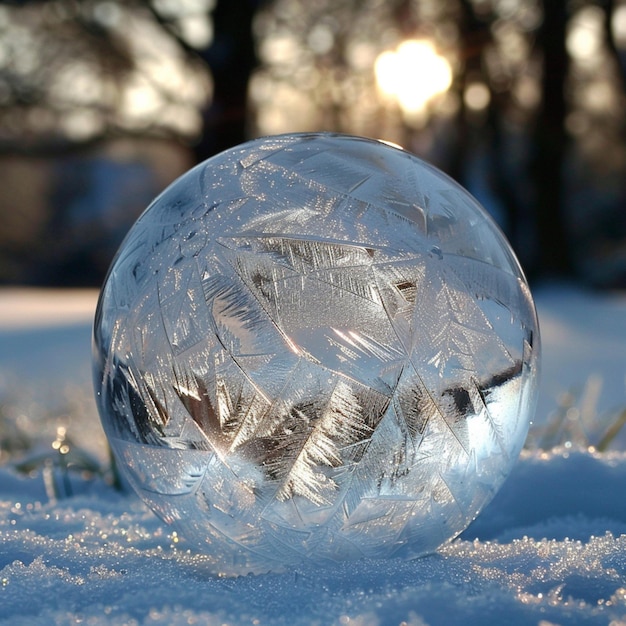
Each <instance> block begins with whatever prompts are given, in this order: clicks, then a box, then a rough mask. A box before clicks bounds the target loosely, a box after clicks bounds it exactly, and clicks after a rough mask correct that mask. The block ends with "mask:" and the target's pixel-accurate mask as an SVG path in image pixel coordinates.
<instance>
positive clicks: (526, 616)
mask: <svg viewBox="0 0 626 626" xmlns="http://www.w3.org/2000/svg"><path fill="white" fill-rule="evenodd" d="M534 295H535V299H536V303H537V308H538V311H539V318H540V324H541V329H542V340H543V381H542V386H541V390H540V398H539V408H538V412H537V418H536V420H535V427H536V428H538V427H540V426H541V425H542V424H543V423H545V422H547V421H549V419H550V414H551V413H553V412H554V411H555V410H557V411H558V410H559V409H558V406H557V405H558V404H559V403H561V405H563V406H565V407H566V408H567V407H569V408H570V413H568V414H567V415H568V416H569V415H570V414H571V415H574V414H573V413H571V410H572V408H573V409H575V411H578V412H579V413H580V412H582V413H587V414H593V415H594V416H595V417H596V418H597V419H598V420H601V419H602V418H603V417H604V416H611V415H616V414H617V412H618V411H619V410H623V409H624V407H626V294H624V293H621V294H590V293H587V292H585V291H582V290H580V289H577V288H574V287H571V286H566V285H558V286H554V285H549V286H541V287H539V288H537V289H535V290H534ZM96 296H97V294H96V292H94V291H79V292H74V291H71V292H67V291H63V292H59V291H42V290H22V289H13V290H4V291H0V435H3V438H4V439H3V440H5V441H6V440H7V437H8V435H7V434H6V433H5V432H4V431H3V427H4V428H6V423H9V422H15V423H18V424H20V423H22V424H23V425H25V426H24V427H25V429H26V430H29V429H30V431H29V432H31V434H32V436H33V438H35V439H37V437H39V440H40V441H42V442H47V443H45V445H44V444H42V445H40V446H39V447H35V449H34V450H30V451H29V452H27V453H25V454H26V457H25V462H32V463H33V465H37V461H38V459H39V460H40V461H41V459H44V461H43V462H41V463H39V466H38V467H39V469H38V470H37V471H34V472H32V473H31V474H30V475H29V477H25V476H24V475H22V474H18V473H16V472H15V471H14V469H13V468H14V467H15V463H14V462H13V461H14V459H11V460H12V462H11V463H7V462H6V454H5V456H4V457H3V456H2V453H3V451H2V450H0V461H4V465H3V466H2V467H0V624H12V625H13V624H18V625H19V624H29V625H31V624H34V625H38V624H41V625H44V624H45V625H48V624H75V623H83V624H94V625H98V624H193V623H195V624H322V625H324V624H359V625H366V624H367V625H375V624H376V625H378V624H380V625H387V624H390V625H392V624H402V623H406V624H416V625H417V624H501V623H506V624H507V625H514V624H541V625H542V626H548V625H549V624H612V625H615V626H616V625H618V624H626V498H624V497H623V493H624V487H625V486H626V446H625V445H621V444H620V445H619V446H617V447H616V448H615V449H614V450H612V451H611V452H604V453H602V454H601V453H598V452H596V451H594V450H593V449H583V448H580V447H578V446H577V445H576V443H575V442H574V443H570V442H569V440H568V439H567V437H565V438H564V439H563V440H562V441H561V443H563V444H565V445H563V446H561V447H559V448H555V449H551V450H547V451H546V450H540V449H538V450H534V451H528V450H527V451H525V452H523V453H522V456H521V457H520V460H519V462H518V463H517V465H516V466H515V468H514V470H513V472H512V474H511V476H510V477H509V479H508V480H507V482H506V483H505V484H504V486H503V488H502V489H501V490H500V492H499V494H498V495H497V496H496V497H495V499H494V500H493V502H492V503H491V504H490V505H489V506H488V507H487V508H486V509H485V510H484V511H483V513H482V514H481V515H480V516H479V517H478V519H477V520H476V521H475V522H474V523H473V524H472V525H471V526H470V528H468V529H467V530H466V531H465V533H463V535H462V536H461V537H460V538H459V539H457V540H455V541H454V542H452V543H451V544H450V545H448V546H445V547H444V548H442V549H441V550H440V551H439V552H438V553H437V554H434V555H432V556H430V557H427V558H422V559H418V560H413V561H400V560H397V559H389V560H385V561H360V562H356V563H354V562H352V563H343V564H337V565H334V566H329V567H325V568H310V567H301V568H299V569H297V570H295V571H290V572H287V573H281V574H267V575H262V576H245V577H240V578H219V577H216V576H213V575H211V574H209V573H208V567H207V563H208V559H207V557H204V556H201V555H197V554H194V553H192V552H191V551H189V550H188V548H187V547H186V545H185V541H184V539H182V538H179V537H177V536H176V535H175V534H173V533H172V532H171V530H170V529H168V528H167V527H165V526H164V525H163V524H162V523H161V522H160V521H159V520H158V519H157V518H156V517H155V516H154V515H153V514H152V513H151V512H149V511H148V510H147V509H146V508H145V507H144V506H143V505H142V504H141V503H140V502H139V501H138V500H137V499H136V498H134V497H133V496H131V495H128V494H123V493H120V492H118V491H115V490H114V489H113V488H112V487H111V486H110V484H109V483H108V482H107V481H106V480H104V479H103V478H100V477H97V476H96V477H94V476H91V477H87V476H83V475H81V474H79V473H76V472H73V473H71V474H69V475H63V474H62V473H60V472H59V471H58V470H55V469H54V468H51V467H50V465H49V464H48V465H46V463H45V458H48V459H52V458H54V457H52V456H50V454H51V452H50V450H52V448H51V447H50V442H52V441H53V440H54V438H55V436H57V439H58V438H59V437H58V435H59V431H57V427H58V426H59V425H62V426H64V427H66V428H67V434H68V436H70V437H72V438H73V440H74V441H75V442H77V443H80V448H82V449H84V450H86V451H88V452H89V453H90V454H92V455H93V458H94V459H95V461H94V463H98V462H100V463H105V462H106V452H105V450H106V448H105V445H104V438H103V435H102V432H101V429H100V426H99V423H98V419H97V416H96V411H95V408H94V405H93V401H92V399H91V389H90V385H91V372H90V326H91V317H92V315H93V308H94V306H95V300H96ZM50 415H52V416H53V419H50ZM3 416H4V417H3ZM9 418H11V419H9ZM3 420H4V421H3ZM20 420H21V421H20ZM9 434H10V433H9ZM68 441H69V440H68ZM42 446H43V447H42ZM52 452H54V451H52ZM15 454H17V453H15ZM38 455H40V457H38ZM90 458H91V457H90ZM54 480H57V481H60V484H61V488H60V489H59V490H57V491H56V493H57V496H60V495H63V494H64V495H65V496H66V497H57V498H55V497H54V491H51V486H50V485H51V481H54ZM64 481H65V482H64ZM68 481H69V482H68ZM51 496H53V497H51Z"/></svg>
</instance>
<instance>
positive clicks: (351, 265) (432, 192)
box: [94, 134, 539, 573]
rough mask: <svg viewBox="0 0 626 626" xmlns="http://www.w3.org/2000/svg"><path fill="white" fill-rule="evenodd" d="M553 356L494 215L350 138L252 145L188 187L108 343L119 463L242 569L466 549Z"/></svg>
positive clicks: (105, 403) (152, 213)
mask: <svg viewBox="0 0 626 626" xmlns="http://www.w3.org/2000/svg"><path fill="white" fill-rule="evenodd" d="M538 358H539V341H538V329H537V321H536V316H535V310H534V305H533V302H532V298H531V295H530V293H529V290H528V286H527V284H526V282H525V279H524V276H523V274H522V272H521V270H520V268H519V265H518V263H517V261H516V259H515V257H514V255H513V253H512V251H511V249H510V247H509V245H508V244H507V242H506V241H505V239H504V238H503V236H502V235H501V233H500V232H499V231H498V229H497V227H496V226H494V223H493V222H492V221H491V219H490V218H489V217H488V216H487V215H486V213H485V212H484V211H483V209H482V208H481V207H480V206H479V205H478V204H477V203H476V201H475V200H474V199H473V198H472V197H471V196H470V195H469V194H468V193H467V192H465V191H464V190H463V189H462V188H461V187H459V186H458V185H457V184H456V183H454V182H453V181H452V180H450V179H449V178H448V177H446V176H445V175H444V174H442V173H441V172H439V171H438V170H436V169H435V168H433V167H431V166H429V165H427V164H425V163H424V162H422V161H420V160H419V159H417V158H416V157H414V156H412V155H410V154H408V153H406V152H404V151H402V150H399V149H397V148H393V147H390V146H389V145H386V144H384V143H381V142H377V141H373V140H368V139H362V138H356V137H348V136H342V135H332V134H296V135H285V136H278V137H269V138H264V139H258V140H255V141H251V142H249V143H247V144H244V145H242V146H238V147H236V148H233V149H231V150H228V151H227V152H224V153H222V154H220V155H217V156H215V157H213V158H211V159H209V160H208V161H206V162H204V163H202V164H201V165H198V166H197V167H195V168H194V169H192V170H191V171H189V172H188V173H187V174H185V175H184V176H182V177H181V178H180V179H178V180H177V181H176V182H175V183H173V184H172V185H171V186H170V187H169V188H168V189H167V190H166V191H165V192H164V193H163V194H162V195H161V196H159V197H158V198H157V199H156V200H155V201H154V202H153V203H152V204H151V205H150V207H149V208H148V209H147V210H146V211H145V213H144V214H143V215H142V216H141V217H140V218H139V220H138V221H137V222H136V224H135V225H134V226H133V228H132V229H131V231H130V233H129V234H128V236H127V238H126V240H125V241H124V243H123V244H122V246H121V248H120V250H119V252H118V254H117V256H116V258H115V260H114V261H113V264H112V266H111V269H110V272H109V275H108V277H107V279H106V281H105V284H104V287H103V289H102V293H101V297H100V301H99V305H98V310H97V314H96V321H95V328H94V381H95V388H96V392H97V401H98V404H99V410H100V415H101V417H102V422H103V425H104V428H105V431H106V433H107V435H108V438H109V441H110V443H111V446H112V448H113V451H114V454H115V456H116V458H117V460H118V463H119V466H120V468H121V470H122V472H123V473H124V475H125V476H126V478H127V479H128V481H129V482H130V484H131V485H132V486H133V487H134V489H135V490H136V491H137V493H138V494H139V495H140V496H141V498H142V499H143V500H144V501H145V502H146V503H147V504H148V505H149V506H150V507H151V508H152V509H153V510H154V511H155V512H156V513H157V514H158V515H159V516H160V517H161V518H163V519H164V520H165V521H166V522H167V523H169V524H172V525H173V526H174V527H175V528H176V530H177V531H178V532H179V533H180V534H182V535H183V536H184V537H185V538H186V539H187V540H188V541H189V542H191V543H192V544H195V545H196V546H197V547H199V548H200V549H201V550H202V551H203V552H205V553H207V554H208V555H209V558H210V559H211V560H212V561H213V562H214V568H215V570H216V571H220V572H227V573H236V572H244V573H245V572H248V571H266V570H272V569H279V568H283V567H285V566H290V565H295V564H298V563H300V562H303V561H314V562H318V563H320V562H327V561H333V560H340V559H352V558H359V557H363V556H365V557H383V556H390V555H403V556H414V555H421V554H425V553H428V552H431V551H433V550H435V549H436V548H437V547H438V546H440V545H441V544H442V543H444V542H446V541H448V540H450V539H451V538H453V537H455V536H456V535H457V534H458V533H459V532H461V531H462V530H463V529H464V528H465V527H466V526H467V525H468V524H469V522H470V521H471V520H472V519H473V518H474V517H475V516H476V515H477V514H478V512H479V511H480V509H481V508H482V507H483V506H484V505H485V504H486V503H487V502H488V501H489V500H490V499H491V498H492V496H493V495H494V493H495V492H496V490H497V489H498V488H499V486H500V484H501V483H502V482H503V480H504V478H505V477H506V475H507V473H508V472H509V470H510V469H511V467H512V465H513V463H514V462H515V459H516V457H517V455H518V453H519V451H520V448H521V447H522V445H523V442H524V438H525V436H526V432H527V428H528V423H529V419H530V416H531V414H532V411H533V409H534V403H535V397H536V387H537V380H536V379H537V369H538Z"/></svg>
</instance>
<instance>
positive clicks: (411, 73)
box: [374, 39, 452, 114]
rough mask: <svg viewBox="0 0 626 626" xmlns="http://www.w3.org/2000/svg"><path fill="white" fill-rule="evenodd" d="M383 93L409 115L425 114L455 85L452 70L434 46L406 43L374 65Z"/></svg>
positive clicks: (412, 40) (415, 42) (414, 42)
mask: <svg viewBox="0 0 626 626" xmlns="http://www.w3.org/2000/svg"><path fill="white" fill-rule="evenodd" d="M374 72H375V74H376V82H377V84H378V87H379V89H380V90H381V92H382V93H384V94H386V95H387V96H391V97H394V98H395V99H396V100H397V101H398V104H399V105H400V108H401V109H402V111H403V112H405V113H409V114H410V113H418V112H420V111H423V110H424V109H425V108H426V106H427V105H428V103H429V102H430V101H431V100H432V99H433V98H435V97H436V96H438V95H440V94H443V93H445V92H446V91H447V90H448V89H449V88H450V85H451V84H452V68H451V66H450V63H449V62H448V60H447V59H446V58H445V57H443V56H442V55H440V54H439V53H438V52H437V51H436V50H435V48H434V46H433V45H432V44H431V43H430V42H428V41H424V40H418V39H410V40H407V41H403V42H402V43H401V44H399V45H398V47H397V48H396V49H395V50H386V51H385V52H382V53H381V54H380V55H379V56H378V58H377V59H376V62H375V65H374Z"/></svg>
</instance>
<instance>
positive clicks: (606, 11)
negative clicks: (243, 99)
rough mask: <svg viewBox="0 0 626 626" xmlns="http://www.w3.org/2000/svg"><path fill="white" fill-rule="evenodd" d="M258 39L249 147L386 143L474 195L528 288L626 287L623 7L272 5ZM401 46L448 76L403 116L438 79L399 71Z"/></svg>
mask: <svg viewBox="0 0 626 626" xmlns="http://www.w3.org/2000/svg"><path fill="white" fill-rule="evenodd" d="M255 24H256V30H255V32H256V36H257V40H258V48H259V53H260V58H261V65H260V67H259V69H258V70H257V71H256V72H255V73H254V74H253V77H252V81H251V83H250V98H251V105H252V107H253V108H254V111H255V123H256V128H255V132H256V133H257V134H266V133H274V132H286V131H293V130H311V129H329V130H341V131H346V132H353V133H357V134H365V135H372V136H377V137H382V138H384V139H389V140H391V141H396V142H397V143H400V144H402V145H404V146H405V147H407V148H408V149H410V150H413V151H414V152H417V153H418V154H420V155H422V156H424V157H426V158H428V159H429V160H431V161H434V162H435V163H436V164H438V165H439V166H441V167H443V169H445V170H447V171H449V172H450V173H452V174H453V175H454V177H456V178H457V179H459V180H461V182H463V183H464V184H465V185H466V186H467V187H469V188H470V190H471V191H473V192H474V193H475V194H476V195H477V196H479V199H480V200H482V201H483V203H484V204H485V205H486V206H487V207H488V208H489V209H490V210H491V211H492V212H493V213H494V214H495V215H496V217H497V219H498V221H499V222H500V223H501V225H502V226H503V228H504V229H505V231H506V232H507V234H508V235H509V237H510V239H511V240H512V242H513V244H514V247H515V248H516V250H517V252H518V255H519V256H520V258H521V260H522V262H523V264H524V266H525V267H526V269H527V270H528V271H529V272H530V273H531V274H533V275H539V274H542V275H543V274H549V275H557V276H571V275H572V274H573V273H577V274H579V275H583V276H584V277H586V278H587V279H588V280H589V281H590V282H592V283H594V284H597V285H609V284H622V285H623V284H624V283H625V282H626V277H625V276H626V225H625V222H626V218H624V213H625V212H624V211H623V203H624V196H625V188H626V186H625V183H624V181H625V179H626V176H625V174H626V149H625V148H626V141H625V137H624V115H623V111H624V104H625V103H624V99H625V92H624V85H625V74H624V67H623V63H622V62H623V60H624V57H625V53H626V2H624V1H623V0H567V1H566V0H550V1H548V0H544V1H543V2H541V0H447V1H445V2H440V1H435V0H390V1H388V2H380V1H378V0H364V1H360V2H356V0H343V1H341V2H336V1H331V0H320V1H319V2H317V3H315V4H314V5H313V4H311V3H308V2H306V1H305V0H274V1H273V2H272V3H270V4H268V5H267V6H266V7H265V8H263V9H262V10H261V11H260V14H259V16H258V18H257V19H256V21H255ZM407 41H409V42H411V41H413V42H417V43H419V44H420V45H421V46H423V45H429V46H432V48H433V49H434V50H435V52H436V53H437V54H438V55H441V56H442V57H443V58H444V59H445V60H446V61H447V63H448V64H449V66H450V68H452V71H453V74H454V80H453V81H452V84H451V86H450V87H449V89H447V90H446V91H445V93H440V92H436V91H434V90H433V91H432V92H431V93H430V95H428V96H427V97H424V98H423V99H422V100H421V101H419V104H416V103H417V102H418V100H414V102H413V104H410V103H409V102H408V100H407V99H406V97H405V96H406V93H407V92H408V91H409V87H408V86H409V85H414V86H421V91H422V94H424V93H427V92H428V89H427V87H428V85H434V83H435V82H437V81H438V80H439V78H440V77H438V76H437V75H436V74H435V73H434V70H433V67H434V66H435V65H437V66H441V65H440V64H439V62H438V61H437V62H436V63H435V60H434V59H435V57H431V59H433V60H432V62H426V61H425V60H423V59H420V58H418V56H415V57H414V59H413V62H412V64H411V63H410V62H409V63H407V62H405V61H403V62H402V63H400V59H399V57H400V54H399V50H400V48H402V46H403V43H402V42H407ZM418 47H419V46H417V45H414V46H413V50H415V51H416V54H417V50H418ZM394 55H395V57H397V59H398V62H397V64H396V66H395V69H394V65H393V58H392V57H394ZM383 58H384V61H385V63H382V60H383ZM379 61H381V62H380V63H379ZM401 65H402V69H400V66H401ZM383 66H384V71H383ZM373 67H375V68H377V69H378V68H379V67H380V68H381V71H380V72H378V73H374V72H372V68H373ZM441 67H443V66H441ZM400 71H401V72H402V79H401V82H402V81H403V83H404V85H403V87H402V89H400V90H399V91H397V93H395V92H393V89H391V90H390V89H389V84H390V81H391V78H392V77H391V76H390V73H391V72H400ZM442 71H444V70H443V69H442ZM385 72H386V74H385V75H383V74H384V73H385ZM400 92H402V93H400ZM416 92H417V87H416V88H415V89H414V90H413V95H416Z"/></svg>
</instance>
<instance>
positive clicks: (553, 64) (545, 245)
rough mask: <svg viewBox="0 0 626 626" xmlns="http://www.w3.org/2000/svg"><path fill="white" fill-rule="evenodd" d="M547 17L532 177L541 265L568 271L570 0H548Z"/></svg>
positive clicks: (547, 270)
mask: <svg viewBox="0 0 626 626" xmlns="http://www.w3.org/2000/svg"><path fill="white" fill-rule="evenodd" d="M543 5H544V6H543V10H544V19H543V24H542V26H541V28H540V31H539V33H538V45H539V48H540V50H542V51H543V55H544V60H543V78H542V94H543V101H542V104H541V107H540V111H539V115H538V118H537V123H536V126H535V132H534V136H533V145H532V150H533V154H532V156H531V159H532V162H531V177H532V180H533V181H534V185H533V186H534V190H535V193H536V215H537V217H536V224H537V235H538V243H539V250H538V257H539V258H538V261H539V267H538V268H537V270H538V271H539V272H540V273H542V274H548V275H552V276H565V275H569V274H571V273H572V267H573V264H572V258H571V251H570V249H569V245H568V237H567V228H566V222H567V216H566V213H565V207H564V197H565V193H564V188H563V186H564V179H565V176H564V172H563V168H564V162H565V157H566V153H567V143H568V141H567V134H566V132H565V116H566V113H567V104H566V100H565V81H566V78H567V71H568V67H569V59H568V54H567V50H566V48H565V36H566V27H567V18H568V12H567V6H566V5H567V2H566V0H545V2H544V3H543Z"/></svg>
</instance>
